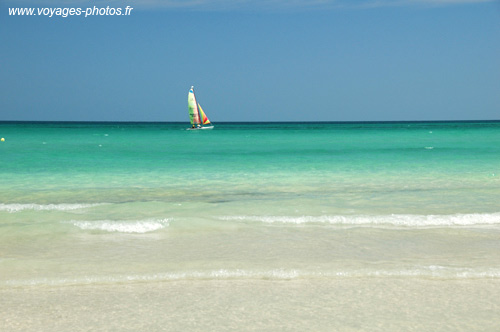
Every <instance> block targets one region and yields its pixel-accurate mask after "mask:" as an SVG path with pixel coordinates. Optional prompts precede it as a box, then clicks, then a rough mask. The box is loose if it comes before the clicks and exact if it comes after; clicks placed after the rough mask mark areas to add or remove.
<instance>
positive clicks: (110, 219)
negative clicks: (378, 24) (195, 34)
mask: <svg viewBox="0 0 500 332" xmlns="http://www.w3.org/2000/svg"><path fill="white" fill-rule="evenodd" d="M187 127H188V124H187V123H75V122H68V123H66V122H55V123H48V122H47V123H45V122H42V123H36V122H35V123H30V122H3V123H2V122H0V137H3V138H5V141H3V142H0V326H3V327H2V328H1V330H2V331H69V330H71V331H90V330H91V331H402V330H406V331H410V330H413V331H431V330H432V331H498V328H499V326H500V318H499V317H500V301H499V300H498V299H499V298H500V121H483V122H481V121H477V122H388V123H381V122H374V123H325V122H320V123H216V124H215V129H213V130H200V131H188V130H186V128H187Z"/></svg>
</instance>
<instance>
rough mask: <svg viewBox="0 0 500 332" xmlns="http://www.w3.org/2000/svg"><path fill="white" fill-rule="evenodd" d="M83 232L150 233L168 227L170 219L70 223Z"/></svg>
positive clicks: (73, 221) (74, 221)
mask: <svg viewBox="0 0 500 332" xmlns="http://www.w3.org/2000/svg"><path fill="white" fill-rule="evenodd" d="M70 223H71V224H73V225H75V226H76V227H78V228H80V229H83V230H99V231H106V232H118V233H148V232H154V231H156V230H159V229H162V228H165V227H167V226H168V223H169V219H146V220H93V221H76V220H72V221H70Z"/></svg>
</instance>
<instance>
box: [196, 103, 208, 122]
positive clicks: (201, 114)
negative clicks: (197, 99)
mask: <svg viewBox="0 0 500 332" xmlns="http://www.w3.org/2000/svg"><path fill="white" fill-rule="evenodd" d="M198 110H199V111H200V117H201V123H203V124H204V125H206V124H210V120H209V119H208V117H207V116H206V115H205V112H203V109H202V108H201V105H200V104H198Z"/></svg>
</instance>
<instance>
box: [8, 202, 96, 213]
mask: <svg viewBox="0 0 500 332" xmlns="http://www.w3.org/2000/svg"><path fill="white" fill-rule="evenodd" d="M103 204H105V203H99V204H33V203H30V204H0V211H7V212H9V213H15V212H20V211H24V210H34V211H71V210H80V209H86V208H90V207H94V206H98V205H103Z"/></svg>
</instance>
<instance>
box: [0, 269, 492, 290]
mask: <svg viewBox="0 0 500 332" xmlns="http://www.w3.org/2000/svg"><path fill="white" fill-rule="evenodd" d="M336 278H431V279H498V278H500V269H498V268H475V269H473V268H464V267H446V266H434V265H433V266H417V267H413V268H408V269H401V270H397V269H386V270H370V269H360V270H337V271H307V270H297V269H290V270H287V269H272V270H243V269H234V270H230V269H218V270H207V271H185V272H170V273H157V274H142V275H141V274H132V275H118V276H116V275H115V276H81V277H74V278H36V279H27V280H22V279H17V280H6V281H5V282H3V283H1V284H0V285H2V284H4V285H6V286H38V285H50V286H62V285H88V284H116V283H137V282H162V281H181V280H248V279H254V280H255V279H257V280H297V279H336Z"/></svg>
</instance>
